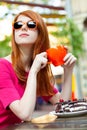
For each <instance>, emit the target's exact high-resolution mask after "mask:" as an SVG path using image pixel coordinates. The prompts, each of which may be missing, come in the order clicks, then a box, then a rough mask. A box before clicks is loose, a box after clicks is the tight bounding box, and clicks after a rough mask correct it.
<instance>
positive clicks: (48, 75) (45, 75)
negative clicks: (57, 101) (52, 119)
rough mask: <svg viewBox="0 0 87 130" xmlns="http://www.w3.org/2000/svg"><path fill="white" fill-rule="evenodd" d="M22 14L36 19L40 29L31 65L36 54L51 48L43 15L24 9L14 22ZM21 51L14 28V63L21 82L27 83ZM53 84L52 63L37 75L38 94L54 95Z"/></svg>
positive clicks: (12, 54)
mask: <svg viewBox="0 0 87 130" xmlns="http://www.w3.org/2000/svg"><path fill="white" fill-rule="evenodd" d="M20 15H23V16H27V17H30V18H31V19H32V20H34V21H36V23H37V29H38V38H37V40H36V42H35V44H34V50H33V55H32V59H31V65H32V62H33V60H34V58H35V56H36V55H37V54H39V53H41V52H44V51H46V50H47V49H48V48H50V43H49V37H48V31H47V27H46V24H45V22H44V21H43V19H42V17H41V16H40V15H39V14H38V13H35V12H33V11H31V10H27V11H23V12H21V13H19V14H18V15H17V16H16V17H15V19H14V22H16V21H17V19H18V17H19V16H20ZM20 55H21V52H20V50H19V48H18V45H17V44H16V42H15V39H14V30H13V32H12V53H11V57H12V65H13V68H14V70H15V72H16V75H17V76H18V79H19V81H20V82H21V83H25V84H26V81H27V77H26V72H25V70H24V66H23V63H22V61H21V58H20ZM53 85H54V78H53V75H52V71H51V68H50V65H47V66H46V67H45V68H43V69H41V70H40V72H39V73H38V75H37V95H39V96H45V95H54V92H53Z"/></svg>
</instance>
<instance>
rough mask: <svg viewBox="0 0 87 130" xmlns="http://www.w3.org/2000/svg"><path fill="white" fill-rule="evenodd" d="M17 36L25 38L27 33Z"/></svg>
mask: <svg viewBox="0 0 87 130" xmlns="http://www.w3.org/2000/svg"><path fill="white" fill-rule="evenodd" d="M19 36H20V37H27V36H29V34H27V33H22V34H20V35H19Z"/></svg>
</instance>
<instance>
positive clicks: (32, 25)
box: [13, 21, 37, 30]
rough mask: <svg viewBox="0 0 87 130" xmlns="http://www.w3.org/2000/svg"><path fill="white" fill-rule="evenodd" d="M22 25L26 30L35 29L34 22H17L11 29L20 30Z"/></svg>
mask: <svg viewBox="0 0 87 130" xmlns="http://www.w3.org/2000/svg"><path fill="white" fill-rule="evenodd" d="M24 24H26V25H27V27H28V29H30V30H35V29H36V27H37V25H36V22H34V21H28V22H27V23H24V22H22V21H18V22H15V23H14V24H13V27H14V29H20V28H21V27H22V26H23V25H24Z"/></svg>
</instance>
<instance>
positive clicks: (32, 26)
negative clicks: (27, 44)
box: [27, 21, 36, 29]
mask: <svg viewBox="0 0 87 130" xmlns="http://www.w3.org/2000/svg"><path fill="white" fill-rule="evenodd" d="M27 26H28V27H29V28H31V29H33V28H35V27H36V22H34V21H29V22H28V23H27Z"/></svg>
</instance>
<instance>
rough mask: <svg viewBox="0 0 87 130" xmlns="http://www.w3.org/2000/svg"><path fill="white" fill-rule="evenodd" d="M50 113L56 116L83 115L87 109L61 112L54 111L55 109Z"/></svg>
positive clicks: (86, 113) (86, 112)
mask: <svg viewBox="0 0 87 130" xmlns="http://www.w3.org/2000/svg"><path fill="white" fill-rule="evenodd" d="M50 114H54V115H57V116H58V117H75V116H83V115H87V110H81V111H78V112H62V113H59V112H58V113H56V112H55V111H52V112H50Z"/></svg>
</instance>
